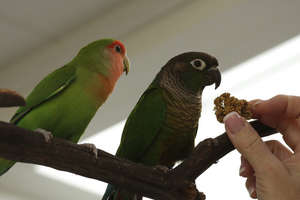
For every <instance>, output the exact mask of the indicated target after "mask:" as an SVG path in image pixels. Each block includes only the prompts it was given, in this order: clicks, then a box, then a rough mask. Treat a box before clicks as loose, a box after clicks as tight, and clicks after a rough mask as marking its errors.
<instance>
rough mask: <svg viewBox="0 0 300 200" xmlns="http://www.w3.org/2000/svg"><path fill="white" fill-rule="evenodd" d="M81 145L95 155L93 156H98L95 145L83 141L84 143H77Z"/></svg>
mask: <svg viewBox="0 0 300 200" xmlns="http://www.w3.org/2000/svg"><path fill="white" fill-rule="evenodd" d="M79 145H81V146H83V147H85V148H86V149H87V150H88V151H89V152H91V153H93V155H94V156H95V158H98V149H97V147H96V146H95V145H94V144H92V143H84V144H79Z"/></svg>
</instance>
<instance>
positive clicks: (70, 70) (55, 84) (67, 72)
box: [10, 65, 76, 124]
mask: <svg viewBox="0 0 300 200" xmlns="http://www.w3.org/2000/svg"><path fill="white" fill-rule="evenodd" d="M75 76H76V69H75V67H74V66H72V65H65V66H63V67H61V68H59V69H57V70H55V71H54V72H52V73H51V74H49V75H48V76H46V77H45V78H44V79H43V80H42V81H41V82H40V83H39V84H38V85H37V86H36V87H35V88H34V89H33V91H32V92H31V93H30V94H29V96H28V97H27V98H26V106H24V107H20V108H19V109H18V110H17V112H16V113H15V115H14V116H13V117H12V119H11V120H10V121H11V122H12V123H14V124H17V123H18V121H20V120H21V119H22V118H23V117H24V116H25V115H27V114H28V113H29V112H30V111H32V110H33V109H34V108H36V107H38V106H39V105H41V104H42V103H44V102H46V101H48V100H49V99H51V98H53V97H54V96H56V95H57V94H59V93H61V92H62V91H63V90H64V89H65V88H67V87H68V86H69V85H70V83H71V82H72V81H73V80H74V79H75Z"/></svg>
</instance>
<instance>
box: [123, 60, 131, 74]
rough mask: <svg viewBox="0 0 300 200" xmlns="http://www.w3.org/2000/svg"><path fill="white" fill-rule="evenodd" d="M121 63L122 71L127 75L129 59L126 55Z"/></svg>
mask: <svg viewBox="0 0 300 200" xmlns="http://www.w3.org/2000/svg"><path fill="white" fill-rule="evenodd" d="M123 65H124V70H123V72H126V75H127V74H128V72H129V67H130V62H129V59H128V57H127V56H126V55H125V56H124V59H123Z"/></svg>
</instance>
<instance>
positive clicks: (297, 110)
mask: <svg viewBox="0 0 300 200" xmlns="http://www.w3.org/2000/svg"><path fill="white" fill-rule="evenodd" d="M251 104H252V105H253V106H254V107H253V109H254V111H255V113H256V114H258V115H273V116H280V118H282V117H283V118H297V117H299V116H300V97H297V96H287V95H277V96H275V97H273V98H271V99H269V100H266V101H261V100H254V101H253V102H251Z"/></svg>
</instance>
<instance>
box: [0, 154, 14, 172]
mask: <svg viewBox="0 0 300 200" xmlns="http://www.w3.org/2000/svg"><path fill="white" fill-rule="evenodd" d="M15 163H16V162H15V161H11V160H5V159H4V158H0V176H2V175H3V174H4V173H5V172H7V171H8V170H9V169H10V168H11V167H12V166H13V165H14V164H15Z"/></svg>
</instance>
